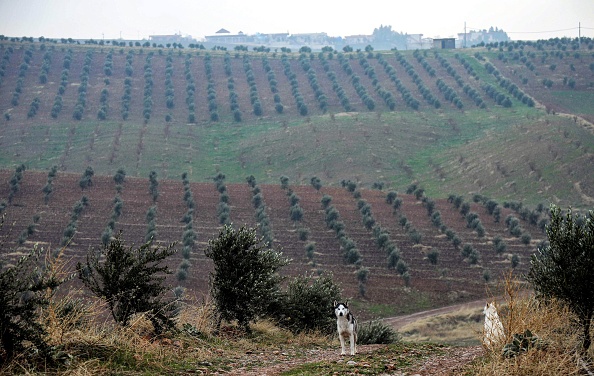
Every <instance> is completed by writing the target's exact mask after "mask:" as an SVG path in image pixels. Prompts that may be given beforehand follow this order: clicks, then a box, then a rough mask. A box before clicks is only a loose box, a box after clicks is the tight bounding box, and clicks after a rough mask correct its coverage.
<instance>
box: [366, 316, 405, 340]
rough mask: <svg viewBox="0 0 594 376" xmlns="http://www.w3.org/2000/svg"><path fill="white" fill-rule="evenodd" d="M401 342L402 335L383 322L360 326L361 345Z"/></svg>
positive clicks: (370, 322) (371, 322)
mask: <svg viewBox="0 0 594 376" xmlns="http://www.w3.org/2000/svg"><path fill="white" fill-rule="evenodd" d="M398 341H400V334H399V333H398V332H397V331H396V330H395V329H394V328H392V327H391V326H390V325H388V324H386V323H384V322H383V321H379V320H373V321H369V322H367V323H365V324H361V325H359V331H358V333H357V343H358V344H359V345H373V344H390V343H396V342H398Z"/></svg>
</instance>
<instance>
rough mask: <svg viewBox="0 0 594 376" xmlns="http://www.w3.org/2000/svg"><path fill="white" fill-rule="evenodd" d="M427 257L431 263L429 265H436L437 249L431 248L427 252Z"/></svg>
mask: <svg viewBox="0 0 594 376" xmlns="http://www.w3.org/2000/svg"><path fill="white" fill-rule="evenodd" d="M427 259H428V260H429V262H430V263H431V265H437V261H438V259H439V251H438V250H437V249H435V248H433V249H432V250H431V251H430V252H429V253H427Z"/></svg>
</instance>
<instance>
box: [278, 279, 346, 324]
mask: <svg viewBox="0 0 594 376" xmlns="http://www.w3.org/2000/svg"><path fill="white" fill-rule="evenodd" d="M335 300H340V288H339V287H338V285H336V284H335V283H334V281H333V280H332V276H331V275H328V274H324V275H322V276H320V277H313V276H311V275H305V276H299V277H296V278H295V279H293V280H292V281H291V282H289V284H288V286H287V291H286V293H284V294H283V295H282V298H281V299H280V301H279V303H281V304H278V306H276V307H275V310H274V311H273V312H272V316H273V317H275V318H276V319H277V320H278V322H279V325H280V326H282V327H285V328H287V329H289V330H291V331H292V332H293V333H299V332H303V331H311V330H319V331H320V332H322V333H327V334H330V333H332V332H333V331H334V330H335V329H336V318H335V317H334V312H333V310H332V302H333V301H335Z"/></svg>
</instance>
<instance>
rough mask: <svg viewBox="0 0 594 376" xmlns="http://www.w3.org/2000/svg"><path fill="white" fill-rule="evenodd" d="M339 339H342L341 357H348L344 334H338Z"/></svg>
mask: <svg viewBox="0 0 594 376" xmlns="http://www.w3.org/2000/svg"><path fill="white" fill-rule="evenodd" d="M338 338H339V339H340V348H341V350H342V351H341V352H340V355H346V346H345V343H344V336H343V335H342V333H338Z"/></svg>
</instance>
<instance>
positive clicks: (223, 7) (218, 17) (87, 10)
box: [0, 0, 594, 39]
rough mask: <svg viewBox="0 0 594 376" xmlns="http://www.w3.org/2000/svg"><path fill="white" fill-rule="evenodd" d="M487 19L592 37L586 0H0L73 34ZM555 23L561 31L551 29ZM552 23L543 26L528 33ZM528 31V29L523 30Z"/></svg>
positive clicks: (49, 33)
mask: <svg viewBox="0 0 594 376" xmlns="http://www.w3.org/2000/svg"><path fill="white" fill-rule="evenodd" d="M464 22H466V25H467V28H468V30H470V29H488V28H489V27H490V26H493V27H499V28H502V29H503V30H505V31H507V32H508V34H509V36H510V37H511V38H512V39H540V38H550V37H562V36H572V37H576V36H577V34H578V30H577V27H578V22H581V26H582V36H589V37H594V0H491V1H482V0H473V1H469V0H447V1H446V0H425V1H418V0H408V1H401V0H365V1H352V0H342V1H334V0H332V1H328V0H326V1H324V0H295V1H278V0H167V1H158V0H144V1H141V0H0V34H4V35H7V36H19V37H20V36H32V37H39V36H44V37H46V38H48V37H49V38H61V37H66V38H68V37H71V38H80V39H91V38H93V39H101V38H105V39H116V38H119V37H120V35H121V36H122V38H124V39H142V38H148V36H149V35H153V34H173V33H179V32H181V33H182V34H184V35H186V34H189V35H192V36H193V37H194V38H197V39H199V38H203V37H204V36H205V35H212V34H214V33H215V32H216V31H217V30H219V29H220V28H225V29H227V30H229V31H230V32H231V33H234V34H235V33H237V32H239V31H243V32H244V33H246V34H253V33H256V32H261V33H275V32H289V33H305V32H322V31H323V32H326V33H328V35H331V36H345V35H352V34H371V33H372V32H373V29H374V28H376V27H378V26H380V25H391V26H392V29H393V30H396V31H400V32H406V33H409V34H417V33H422V34H424V36H426V37H437V36H439V37H450V36H456V34H457V33H461V32H463V31H464ZM559 30H562V31H559ZM545 31H554V32H547V33H536V32H545ZM527 32H530V33H527Z"/></svg>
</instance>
